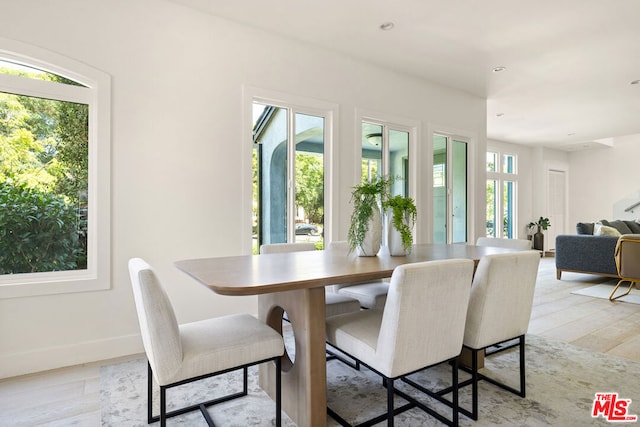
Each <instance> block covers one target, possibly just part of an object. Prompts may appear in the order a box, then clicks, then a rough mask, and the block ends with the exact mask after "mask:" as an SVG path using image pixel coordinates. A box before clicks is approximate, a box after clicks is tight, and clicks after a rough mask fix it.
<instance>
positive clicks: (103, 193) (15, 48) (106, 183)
mask: <svg viewBox="0 0 640 427" xmlns="http://www.w3.org/2000/svg"><path fill="white" fill-rule="evenodd" d="M0 46H2V47H1V48H0V59H4V60H8V61H12V62H17V63H21V64H25V65H30V66H33V67H35V68H38V69H41V70H44V71H48V72H51V73H53V74H57V75H61V76H63V77H66V78H68V79H71V80H73V81H77V82H79V83H81V84H83V85H85V86H86V87H84V88H83V87H78V86H71V85H64V84H56V83H52V82H46V81H39V80H33V79H25V78H20V77H16V76H7V75H0V91H5V92H6V91H9V92H11V91H12V90H16V88H17V89H19V90H20V93H21V94H24V95H29V96H39V97H47V98H49V99H61V100H65V101H77V102H82V103H86V104H88V105H89V191H88V193H89V209H88V214H89V232H88V244H87V250H88V255H89V256H88V265H87V269H86V270H76V271H59V272H42V273H22V274H14V275H0V299H5V298H19V297H30V296H38V295H50V294H61V293H73V292H85V291H96V290H104V289H109V288H110V287H111V193H110V179H111V174H110V168H111V148H110V145H111V133H110V128H111V78H110V76H109V75H108V74H106V73H104V72H102V71H100V70H97V69H95V68H92V67H89V66H87V65H86V64H83V63H81V62H77V61H74V60H72V59H70V58H67V57H64V56H61V55H58V54H55V53H53V52H50V51H47V50H44V49H41V48H37V47H35V46H31V45H28V44H25V43H21V42H17V41H15V40H9V39H3V38H0ZM54 64H55V65H54Z"/></svg>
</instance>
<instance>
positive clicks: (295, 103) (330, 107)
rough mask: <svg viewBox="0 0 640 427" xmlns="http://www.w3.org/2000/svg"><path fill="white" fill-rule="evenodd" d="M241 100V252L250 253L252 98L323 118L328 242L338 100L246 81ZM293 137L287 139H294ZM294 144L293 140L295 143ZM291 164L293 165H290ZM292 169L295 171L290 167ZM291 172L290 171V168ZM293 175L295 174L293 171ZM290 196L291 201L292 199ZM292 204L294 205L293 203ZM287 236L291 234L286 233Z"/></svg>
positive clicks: (326, 240) (290, 184)
mask: <svg viewBox="0 0 640 427" xmlns="http://www.w3.org/2000/svg"><path fill="white" fill-rule="evenodd" d="M242 102H243V120H242V123H243V124H242V134H243V137H242V140H243V141H245V143H244V144H242V159H243V165H242V170H243V171H244V173H243V182H242V189H243V194H244V195H245V196H244V197H243V198H242V201H243V203H242V205H243V206H242V218H243V221H242V231H241V233H242V234H241V235H242V236H247V238H243V239H242V248H241V250H242V253H243V254H251V253H252V246H253V245H252V237H251V236H252V227H251V226H252V206H253V200H252V199H253V190H252V171H253V167H252V163H251V159H252V151H253V148H252V145H253V134H252V128H253V126H252V123H253V104H254V102H256V103H260V104H265V105H272V106H274V107H278V108H285V109H288V110H290V111H294V113H301V114H308V115H313V116H320V117H323V118H324V212H325V217H324V242H330V241H331V240H332V236H333V235H334V231H333V227H334V221H333V219H332V218H333V215H332V213H333V210H334V206H336V205H337V203H336V201H335V200H334V198H335V197H336V192H334V190H333V187H334V186H333V183H334V179H333V174H334V172H333V171H334V166H333V165H334V164H335V163H336V159H334V149H333V140H334V129H336V128H337V125H336V122H337V118H338V116H339V109H338V105H337V104H333V103H330V102H326V101H321V100H317V99H311V98H306V97H303V96H296V95H291V94H288V93H283V92H278V91H274V90H269V89H263V88H257V87H253V86H248V85H245V86H243V87H242ZM287 126H289V127H291V126H292V123H288V124H287ZM293 142H294V141H293V140H292V141H290V143H293ZM294 148H295V144H294ZM290 167H292V165H290ZM293 172H294V173H295V171H293ZM290 176H291V171H290ZM293 176H295V175H293ZM292 186H295V184H293V183H289V187H292ZM287 197H291V198H290V199H289V201H288V209H291V206H292V204H293V205H294V203H295V201H294V200H293V197H294V196H292V195H287ZM292 200H293V201H292ZM294 206H295V205H294ZM288 233H291V235H292V236H293V239H295V234H294V230H293V228H291V227H288ZM288 240H290V237H288Z"/></svg>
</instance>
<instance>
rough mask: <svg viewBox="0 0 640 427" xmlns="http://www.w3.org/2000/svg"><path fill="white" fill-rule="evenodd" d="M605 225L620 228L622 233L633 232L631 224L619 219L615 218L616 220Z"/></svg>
mask: <svg viewBox="0 0 640 427" xmlns="http://www.w3.org/2000/svg"><path fill="white" fill-rule="evenodd" d="M604 225H608V226H609V227H613V228H615V229H616V230H618V231H619V232H620V234H631V233H632V231H631V228H629V226H628V225H627V224H625V222H624V221H621V220H619V219H617V220H615V221H609V224H604Z"/></svg>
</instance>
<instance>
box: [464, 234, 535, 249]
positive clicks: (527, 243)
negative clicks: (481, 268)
mask: <svg viewBox="0 0 640 427" xmlns="http://www.w3.org/2000/svg"><path fill="white" fill-rule="evenodd" d="M531 244H532V242H531V240H528V239H500V238H496V237H478V240H477V241H476V246H494V247H498V248H508V249H517V250H521V251H527V250H530V249H531Z"/></svg>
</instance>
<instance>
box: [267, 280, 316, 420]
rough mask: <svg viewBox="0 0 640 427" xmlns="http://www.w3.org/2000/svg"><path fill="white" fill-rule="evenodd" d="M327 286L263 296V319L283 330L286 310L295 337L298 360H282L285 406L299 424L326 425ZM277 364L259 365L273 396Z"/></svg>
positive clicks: (286, 356)
mask: <svg viewBox="0 0 640 427" xmlns="http://www.w3.org/2000/svg"><path fill="white" fill-rule="evenodd" d="M324 292H325V291H324V288H323V287H320V288H311V289H301V290H296V291H288V292H278V293H273V294H264V295H260V296H259V298H258V314H259V317H260V319H261V320H262V321H264V322H266V323H267V324H268V325H270V326H271V327H273V328H274V329H276V330H277V331H280V332H282V312H283V310H284V311H286V312H287V316H288V318H289V320H290V321H291V326H292V329H293V335H294V337H295V343H296V344H295V345H296V347H295V360H294V361H293V363H292V362H291V360H290V359H289V357H288V355H287V354H285V356H284V358H283V361H282V409H283V410H284V411H285V412H286V413H287V414H288V415H289V417H290V418H291V419H292V420H293V421H294V422H295V423H296V424H297V425H298V426H299V427H316V426H325V425H326V422H327V375H326V353H325V339H326V332H325V306H324V305H325V293H324ZM274 378H275V366H274V364H273V363H268V364H263V365H261V366H260V386H261V387H262V388H263V389H264V390H265V391H266V392H267V393H269V395H270V396H271V397H273V396H274V391H275V381H274Z"/></svg>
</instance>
